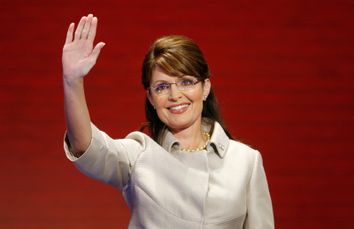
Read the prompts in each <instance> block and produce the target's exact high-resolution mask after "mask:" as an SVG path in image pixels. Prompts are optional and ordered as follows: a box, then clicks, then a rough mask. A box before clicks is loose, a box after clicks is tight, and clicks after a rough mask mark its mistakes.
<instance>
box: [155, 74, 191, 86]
mask: <svg viewBox="0 0 354 229" xmlns="http://www.w3.org/2000/svg"><path fill="white" fill-rule="evenodd" d="M176 78H177V79H179V80H184V79H187V80H194V79H196V80H198V79H197V78H196V77H194V76H189V75H183V76H176ZM156 83H171V82H169V81H167V80H156V81H155V82H152V83H151V84H152V85H153V84H156Z"/></svg>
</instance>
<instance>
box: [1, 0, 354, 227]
mask: <svg viewBox="0 0 354 229" xmlns="http://www.w3.org/2000/svg"><path fill="white" fill-rule="evenodd" d="M1 7H2V13H1V14H0V23H1V29H0V35H1V36H0V45H1V46H0V48H1V56H0V63H1V64H0V66H1V67H0V74H1V77H0V106H1V110H0V122H1V123H0V134H1V136H0V147H1V162H0V163H1V164H0V180H1V189H0V192H1V194H0V227H1V228H75V229H77V228H126V227H127V225H128V221H129V210H128V208H127V206H126V204H125V203H124V201H123V199H122V197H121V195H120V191H119V190H115V189H114V188H112V187H110V186H108V185H104V184H102V183H99V182H97V181H94V180H92V179H90V178H87V177H85V176H84V175H82V174H81V173H80V172H79V171H77V170H76V169H75V168H74V167H73V166H72V164H70V162H69V161H67V159H66V158H65V156H64V153H63V149H62V144H63V143H62V138H63V133H64V130H65V123H64V118H63V117H64V116H63V109H62V108H63V98H62V97H63V93H62V79H61V49H62V45H63V42H64V39H65V34H66V29H67V27H68V25H69V23H70V22H72V21H74V22H77V21H78V20H79V19H80V17H81V16H82V15H86V14H88V13H94V14H95V15H96V16H98V18H99V29H98V37H97V41H104V42H106V44H107V45H106V46H105V47H104V49H103V51H102V53H101V56H100V59H99V61H98V63H97V65H96V67H95V68H94V70H93V71H92V72H91V73H90V75H89V76H88V77H87V79H86V93H87V97H88V103H89V107H90V111H91V116H92V120H93V121H94V123H95V124H96V125H97V126H99V127H100V128H101V129H102V130H104V131H106V132H107V133H109V134H110V135H111V136H112V137H115V138H120V137H124V136H125V135H126V134H128V133H129V132H130V131H132V130H136V129H138V128H139V126H140V124H141V123H142V122H144V109H143V102H144V91H143V89H142V86H141V85H140V67H141V63H142V59H143V56H144V53H145V52H146V51H147V49H148V47H149V45H150V44H151V43H152V42H153V41H154V40H155V39H156V38H157V37H159V36H161V35H167V34H183V35H186V36H189V37H191V38H193V39H194V40H195V41H197V43H199V44H200V47H201V48H202V50H204V53H205V56H206V58H207V60H208V62H209V65H210V67H211V70H212V83H213V86H214V89H215V91H216V95H217V96H218V99H219V102H220V104H221V107H222V112H223V115H224V118H225V122H226V124H227V126H228V128H229V129H230V130H231V131H232V133H233V134H234V136H235V137H236V138H237V139H239V140H241V141H243V142H245V143H247V144H250V145H252V146H253V147H255V148H257V149H259V150H260V151H261V152H262V155H263V159H264V164H265V168H266V172H267V176H268V181H269V186H270V191H271V195H272V200H273V205H274V213H275V223H276V227H277V228H296V229H298V228H334V227H336V228H354V219H353V214H354V194H353V193H354V141H353V140H354V138H353V130H354V128H353V127H354V79H353V76H354V29H353V28H354V2H353V1H350V0H337V1H320V0H313V1H306V0H288V1H282V0H270V1H259V0H254V1H246V0H240V1H231V0H230V1H220V0H219V1H201V0H197V1H187V0H182V1H176V2H173V1H161V0H160V1H136V0H133V1H132V0H130V1H128V0H126V1H117V0H101V1H92V0H86V1H84V0H80V1H68V0H62V1H58V0H52V1H45V0H33V1H20V0H12V1H4V0H2V1H1Z"/></svg>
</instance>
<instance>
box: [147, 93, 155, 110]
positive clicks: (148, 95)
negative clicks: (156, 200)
mask: <svg viewBox="0 0 354 229" xmlns="http://www.w3.org/2000/svg"><path fill="white" fill-rule="evenodd" d="M146 97H147V98H148V99H149V101H150V103H151V105H152V106H153V107H154V108H155V105H154V101H153V99H152V96H151V93H150V90H146Z"/></svg>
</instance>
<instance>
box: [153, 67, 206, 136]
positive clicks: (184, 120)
mask: <svg viewBox="0 0 354 229" xmlns="http://www.w3.org/2000/svg"><path fill="white" fill-rule="evenodd" d="M178 78H179V77H176V76H171V75H168V74H167V73H165V71H163V70H162V69H161V68H159V67H156V68H154V70H153V71H152V75H151V82H150V85H156V84H158V83H161V82H166V83H175V82H176V81H177V80H178ZM183 78H185V79H190V80H196V78H195V77H193V76H183ZM170 86H171V88H170V90H169V92H168V93H167V94H160V95H159V94H156V93H155V92H154V90H152V89H150V90H148V93H147V95H148V98H149V100H150V103H151V104H152V105H153V106H154V107H155V109H156V113H157V115H158V117H159V118H160V120H161V121H162V122H163V123H164V124H165V125H167V126H168V127H169V128H170V129H171V130H172V131H174V132H178V131H180V130H184V129H187V128H193V127H200V124H201V116H202V110H203V100H204V98H206V97H207V96H208V94H209V91H210V81H209V80H208V79H207V80H205V81H204V82H198V83H196V84H195V85H194V86H193V88H191V89H189V90H184V91H180V90H179V89H178V88H177V86H176V84H171V85H170ZM198 125H199V126H198Z"/></svg>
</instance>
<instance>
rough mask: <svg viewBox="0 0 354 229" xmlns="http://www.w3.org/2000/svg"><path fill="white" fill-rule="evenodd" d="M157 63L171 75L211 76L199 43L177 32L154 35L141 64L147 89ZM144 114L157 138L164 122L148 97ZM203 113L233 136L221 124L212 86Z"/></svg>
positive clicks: (143, 82)
mask: <svg viewBox="0 0 354 229" xmlns="http://www.w3.org/2000/svg"><path fill="white" fill-rule="evenodd" d="M156 67H160V68H162V69H163V70H164V71H165V72H166V73H167V74H169V75H172V76H183V75H190V76H194V77H196V78H197V79H198V80H200V81H202V82H204V80H205V79H208V78H209V77H210V71H209V66H208V64H207V63H206V61H205V59H204V56H203V53H202V52H201V50H200V48H199V47H198V45H197V44H196V43H195V42H194V41H192V40H191V39H189V38H187V37H184V36H179V35H172V36H165V37H161V38H159V39H157V40H156V41H155V42H154V43H153V45H152V46H151V47H150V49H149V50H148V52H147V53H146V55H145V58H144V62H143V66H142V84H143V86H144V88H145V89H146V90H148V89H149V87H150V80H151V75H152V71H153V70H154V68H156ZM145 115H146V119H147V124H146V126H147V127H148V128H149V130H150V134H151V137H152V138H153V139H154V140H155V141H158V140H159V136H160V134H161V131H162V130H163V129H164V128H165V124H164V123H163V122H162V121H161V120H160V119H159V117H158V115H157V113H156V111H155V109H154V107H153V106H152V105H151V103H150V101H149V100H148V98H146V99H145ZM202 117H205V118H208V119H209V120H212V121H217V122H219V123H220V125H221V126H222V127H223V129H224V131H225V132H226V134H227V135H228V136H229V137H230V138H232V137H231V134H230V133H229V131H227V129H226V128H225V127H224V124H223V121H222V118H221V114H220V111H219V106H218V103H217V100H216V97H215V95H214V91H213V89H211V90H210V93H209V95H208V97H207V99H206V100H205V101H204V102H203V111H202ZM146 126H144V127H146ZM144 127H143V128H142V129H144Z"/></svg>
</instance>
